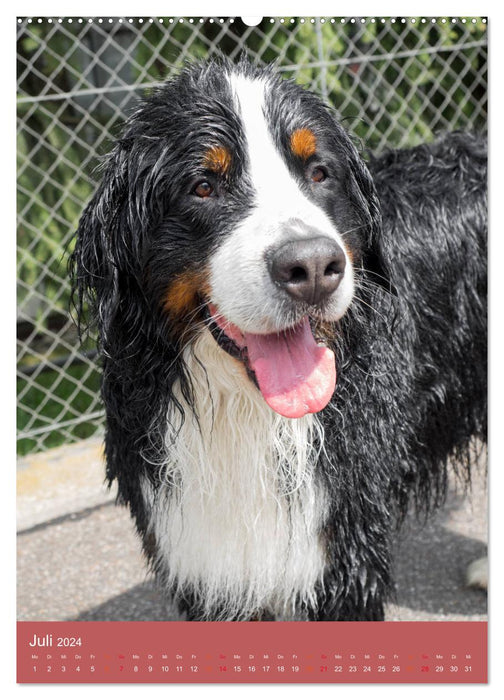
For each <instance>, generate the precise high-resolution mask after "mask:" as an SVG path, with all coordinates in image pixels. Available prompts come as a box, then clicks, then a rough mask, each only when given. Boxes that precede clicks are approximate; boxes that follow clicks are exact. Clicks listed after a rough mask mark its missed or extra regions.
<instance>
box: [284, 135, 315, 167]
mask: <svg viewBox="0 0 504 700" xmlns="http://www.w3.org/2000/svg"><path fill="white" fill-rule="evenodd" d="M290 146H291V151H292V152H293V153H294V155H296V156H298V157H299V158H302V159H303V160H307V159H308V158H309V157H310V156H312V155H314V153H315V152H316V150H317V137H316V136H315V134H314V133H313V131H311V130H310V129H296V131H293V132H292V134H291V138H290Z"/></svg>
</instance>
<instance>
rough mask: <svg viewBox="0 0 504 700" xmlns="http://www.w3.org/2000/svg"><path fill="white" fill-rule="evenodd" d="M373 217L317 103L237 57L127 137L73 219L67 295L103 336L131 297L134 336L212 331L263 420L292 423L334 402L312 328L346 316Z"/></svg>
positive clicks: (145, 105)
mask: <svg viewBox="0 0 504 700" xmlns="http://www.w3.org/2000/svg"><path fill="white" fill-rule="evenodd" d="M379 221H380V215H379V206H378V201H377V198H376V194H375V191H374V187H373V183H372V180H371V177H370V175H369V173H368V171H367V169H366V167H365V165H364V164H363V161H362V160H361V158H360V157H359V155H358V153H357V151H356V149H355V148H354V146H353V144H352V142H351V140H350V139H349V137H348V136H347V134H346V133H345V131H344V130H343V128H342V127H341V126H340V124H338V122H337V121H336V120H335V119H334V117H333V115H332V113H331V112H330V111H329V109H328V108H327V107H326V106H325V105H324V104H323V103H322V102H321V100H320V99H319V98H318V97H316V96H315V95H314V94H312V93H310V92H308V91H306V90H304V89H302V88H301V87H299V86H297V85H296V84H294V83H293V82H291V81H285V80H281V79H280V78H279V77H278V75H277V74H275V73H274V72H272V71H270V70H263V69H258V68H254V67H252V66H251V65H250V64H248V63H246V62H244V61H242V62H241V63H240V64H239V65H238V66H231V64H228V63H226V62H210V63H203V64H200V65H197V66H192V67H188V68H186V69H184V70H183V71H182V72H181V73H180V75H179V76H178V77H176V78H175V79H173V80H170V81H168V82H167V83H165V84H164V85H163V86H161V87H160V88H159V89H158V90H157V91H156V92H155V93H153V94H152V95H151V96H150V97H148V98H147V99H145V100H144V101H143V102H142V104H141V105H140V107H139V109H138V110H137V111H136V112H135V114H133V116H132V117H131V118H130V120H129V122H128V124H127V125H126V128H125V131H124V133H123V136H122V137H121V139H120V140H119V141H118V143H117V144H116V147H115V149H114V151H113V152H112V154H111V156H110V158H109V161H108V164H107V168H106V171H105V176H104V178H103V181H102V184H101V186H100V188H99V190H98V192H97V194H96V195H95V197H94V199H93V200H92V202H91V203H90V205H89V206H88V208H87V210H86V212H85V214H84V216H83V218H82V220H81V224H80V229H79V236H78V242H77V247H76V253H75V256H74V258H75V260H76V261H77V264H78V284H79V285H80V288H81V291H82V290H84V291H87V292H89V291H91V292H92V294H93V296H94V297H95V300H96V307H97V310H98V319H99V325H100V332H101V335H102V338H103V337H105V336H106V335H107V333H110V332H111V331H110V327H107V326H110V325H111V324H112V325H115V326H116V327H117V325H118V324H120V323H122V322H123V323H128V316H131V315H132V313H133V311H132V309H131V308H130V307H131V306H132V305H137V302H136V301H135V299H141V300H142V301H141V305H140V307H138V306H137V308H136V309H135V323H136V324H137V325H138V322H139V317H140V319H141V316H142V314H149V315H150V316H151V318H156V319H158V321H159V322H160V323H161V324H162V326H163V329H164V330H163V332H166V333H167V334H170V336H171V338H172V341H171V342H173V337H176V336H178V337H180V338H181V341H180V342H181V344H183V343H186V342H187V340H188V338H191V337H193V336H194V335H195V334H197V333H199V332H202V329H203V332H211V333H212V335H213V337H214V339H215V342H216V343H218V344H219V345H220V346H221V348H222V349H223V351H225V352H227V353H228V355H230V356H231V357H230V358H229V361H230V362H236V361H238V362H242V363H243V365H244V368H245V369H246V370H247V373H248V375H249V378H250V379H251V381H254V382H255V383H256V384H257V385H258V387H259V389H260V391H261V392H262V394H263V396H264V398H265V400H266V401H267V403H268V404H269V405H270V406H271V407H272V408H273V409H274V410H275V411H277V412H278V413H280V414H282V415H285V416H288V417H299V416H302V415H304V414H306V413H313V412H317V411H319V410H321V409H322V408H324V406H325V405H326V404H327V403H328V401H329V399H330V398H331V396H332V393H333V391H334V386H335V380H336V374H335V360H334V355H333V353H332V351H331V350H330V349H329V348H328V347H327V346H325V345H323V344H321V343H320V338H319V337H318V336H317V333H315V335H314V328H315V326H316V324H319V323H320V322H322V323H325V322H330V323H332V322H336V321H338V320H339V319H340V318H341V317H342V316H343V315H344V314H345V312H346V310H347V309H348V307H349V305H350V303H351V301H352V297H353V293H354V284H355V282H354V277H355V275H354V270H355V268H356V267H358V266H360V265H361V261H362V250H363V249H365V248H367V247H368V246H369V242H370V240H371V239H372V237H373V235H374V233H375V232H376V230H377V229H378V227H379ZM129 322H130V323H132V321H131V320H130V321H129ZM133 332H134V331H133V330H132V333H133ZM135 332H137V331H135Z"/></svg>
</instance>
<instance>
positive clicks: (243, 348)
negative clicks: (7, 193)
mask: <svg viewBox="0 0 504 700" xmlns="http://www.w3.org/2000/svg"><path fill="white" fill-rule="evenodd" d="M16 34H17V113H18V136H17V138H18V141H17V153H18V167H17V183H18V200H17V201H18V239H17V240H18V258H17V271H18V312H17V340H18V384H17V389H18V440H17V445H18V460H17V543H18V551H17V574H18V583H17V682H18V683H19V684H61V683H66V684H88V683H89V684H91V683H111V684H116V683H157V684H160V683H167V684H171V683H194V684H201V683H205V684H206V683H240V684H253V683H272V684H279V683H283V684H286V683H287V684H293V683H304V684H320V683H324V684H328V683H427V684H454V683H457V684H460V683H470V684H485V683H487V566H488V565H487V558H486V553H487V483H486V479H487V472H486V425H487V405H486V396H487V395H486V376H487V375H486V356H487V342H486V261H487V248H486V241H487V169H486V168H487V145H486V132H487V116H486V115H487V20H486V18H482V17H384V16H373V17H371V16H369V17H352V16H347V17H339V16H334V17H333V16H327V17H320V16H317V17H312V16H308V15H307V16H305V17H290V16H285V17H280V16H278V17H241V16H236V17H195V16H194V17H193V16H187V17H186V16H184V17H179V16H177V17H175V16H174V17H161V16H159V17H157V16H156V17H150V16H138V15H137V16H123V17H119V16H113V17H109V16H103V17H101V16H93V17H88V16H65V17H56V16H54V17H50V16H40V17H39V16H30V17H28V16H27V17H25V16H23V17H19V18H17V19H16Z"/></svg>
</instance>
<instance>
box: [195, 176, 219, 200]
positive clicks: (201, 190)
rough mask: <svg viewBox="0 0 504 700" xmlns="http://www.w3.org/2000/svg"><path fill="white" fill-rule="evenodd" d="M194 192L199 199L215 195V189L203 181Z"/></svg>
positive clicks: (196, 186) (197, 184)
mask: <svg viewBox="0 0 504 700" xmlns="http://www.w3.org/2000/svg"><path fill="white" fill-rule="evenodd" d="M192 191H193V194H195V195H196V196H197V197H200V198H201V199H204V198H205V197H210V196H211V195H212V194H213V193H214V188H213V187H212V185H211V184H210V183H209V182H208V181H207V180H202V181H201V182H198V183H196V185H195V186H194V187H193V190H192Z"/></svg>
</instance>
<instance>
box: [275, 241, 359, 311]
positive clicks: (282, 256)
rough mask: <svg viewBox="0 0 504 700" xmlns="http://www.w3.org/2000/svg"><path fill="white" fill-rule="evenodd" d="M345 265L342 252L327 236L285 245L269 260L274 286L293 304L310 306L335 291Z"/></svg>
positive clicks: (290, 242) (318, 302)
mask: <svg viewBox="0 0 504 700" xmlns="http://www.w3.org/2000/svg"><path fill="white" fill-rule="evenodd" d="M345 264H346V259H345V254H344V252H343V250H342V248H341V247H340V246H339V245H338V244H337V243H336V241H333V240H332V239H331V238H327V237H326V236H317V237H316V238H308V239H300V240H292V241H288V242H287V243H283V244H282V245H281V246H279V247H278V248H277V249H276V250H274V251H273V253H270V256H269V272H270V276H271V279H272V280H273V282H274V283H275V284H276V285H278V286H280V287H282V289H284V290H285V291H286V292H287V293H288V294H289V295H290V296H291V297H292V298H293V299H295V300H296V301H303V302H305V303H307V304H310V305H313V306H314V305H317V304H320V303H321V302H322V301H324V300H325V299H326V298H327V297H328V296H329V295H330V294H332V293H333V292H334V291H335V290H336V289H337V287H338V285H339V284H340V282H341V280H342V279H343V274H344V272H345Z"/></svg>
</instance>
